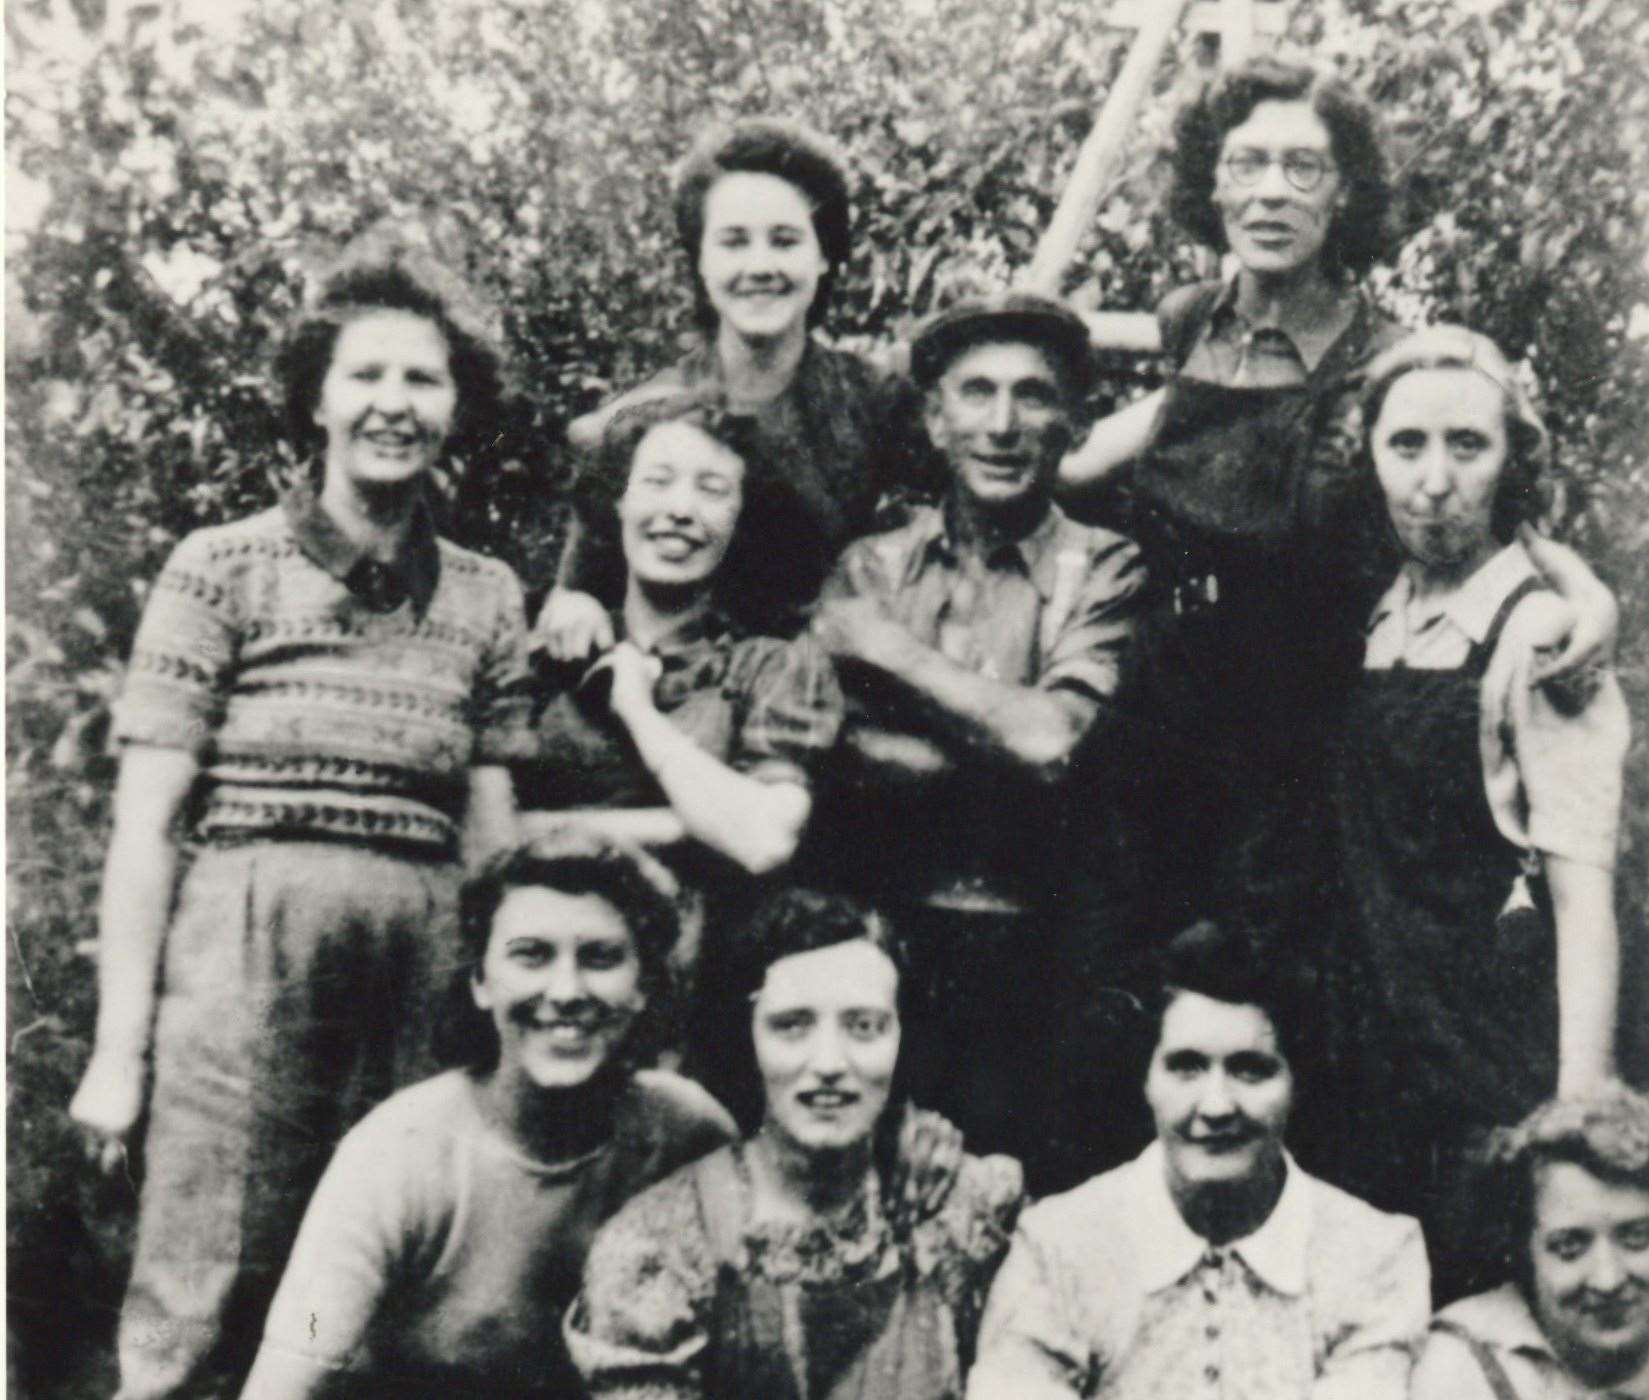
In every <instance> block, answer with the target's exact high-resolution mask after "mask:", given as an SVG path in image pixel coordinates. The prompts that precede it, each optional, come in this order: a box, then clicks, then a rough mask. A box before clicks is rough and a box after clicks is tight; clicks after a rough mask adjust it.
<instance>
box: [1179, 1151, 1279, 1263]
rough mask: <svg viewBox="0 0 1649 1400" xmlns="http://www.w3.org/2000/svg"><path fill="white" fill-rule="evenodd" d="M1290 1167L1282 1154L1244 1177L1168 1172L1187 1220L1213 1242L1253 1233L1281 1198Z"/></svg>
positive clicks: (1221, 1241)
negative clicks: (1186, 1176) (1184, 1176)
mask: <svg viewBox="0 0 1649 1400" xmlns="http://www.w3.org/2000/svg"><path fill="white" fill-rule="evenodd" d="M1286 1177H1287V1168H1286V1166H1285V1164H1284V1162H1283V1159H1282V1157H1281V1155H1278V1156H1277V1157H1275V1158H1273V1159H1272V1160H1270V1161H1269V1162H1267V1163H1266V1164H1265V1166H1264V1167H1263V1168H1262V1169H1261V1171H1260V1172H1258V1173H1257V1174H1256V1175H1255V1176H1254V1177H1252V1178H1250V1179H1248V1180H1245V1181H1219V1182H1184V1181H1179V1180H1177V1179H1176V1178H1175V1177H1174V1175H1173V1173H1172V1172H1170V1173H1169V1175H1168V1193H1169V1195H1170V1196H1172V1197H1173V1200H1174V1205H1175V1207H1176V1209H1178V1211H1179V1213H1180V1218H1181V1219H1182V1220H1184V1221H1185V1223H1186V1224H1187V1225H1189V1226H1190V1227H1191V1229H1192V1230H1194V1231H1195V1232H1196V1233H1197V1234H1199V1235H1201V1236H1202V1238H1203V1239H1205V1240H1207V1241H1208V1243H1209V1244H1212V1245H1225V1244H1230V1243H1231V1241H1232V1240H1240V1239H1243V1238H1244V1237H1245V1236H1248V1235H1252V1234H1253V1233H1254V1231H1256V1230H1258V1229H1259V1228H1260V1226H1262V1225H1264V1224H1265V1222H1266V1221H1267V1220H1269V1219H1270V1218H1271V1212H1272V1211H1274V1210H1275V1209H1276V1208H1277V1202H1278V1201H1279V1200H1280V1199H1281V1198H1282V1194H1283V1182H1284V1180H1285V1179H1286Z"/></svg>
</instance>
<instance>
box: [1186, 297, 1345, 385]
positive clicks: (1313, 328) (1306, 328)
mask: <svg viewBox="0 0 1649 1400" xmlns="http://www.w3.org/2000/svg"><path fill="white" fill-rule="evenodd" d="M1239 290H1240V289H1239V287H1238V282H1237V275H1236V274H1235V273H1233V274H1232V275H1231V277H1230V278H1229V279H1227V281H1226V284H1225V286H1224V287H1222V288H1221V289H1220V295H1219V299H1218V300H1217V301H1216V302H1215V303H1214V310H1213V313H1212V314H1211V316H1210V318H1209V325H1210V327H1211V328H1212V329H1214V330H1216V331H1219V330H1222V329H1225V328H1228V327H1230V326H1232V325H1235V326H1237V327H1239V328H1240V329H1241V330H1242V331H1258V330H1268V331H1272V332H1274V333H1275V334H1277V335H1280V336H1282V337H1283V338H1284V339H1286V340H1287V341H1288V343H1289V344H1290V345H1292V346H1293V347H1294V351H1295V353H1296V354H1297V355H1299V357H1300V362H1301V363H1302V364H1303V365H1304V366H1305V367H1306V369H1307V371H1313V370H1315V369H1316V368H1317V366H1318V365H1320V364H1321V363H1322V362H1323V358H1324V357H1325V356H1326V355H1327V354H1328V352H1329V351H1330V350H1331V349H1332V348H1333V346H1334V343H1335V342H1336V341H1337V340H1339V339H1340V337H1341V336H1342V335H1344V334H1345V332H1346V331H1347V330H1348V329H1350V327H1351V326H1352V324H1353V323H1354V322H1355V321H1356V319H1357V308H1358V306H1359V305H1360V304H1361V301H1362V293H1361V292H1359V291H1357V290H1355V289H1349V288H1348V289H1347V290H1346V291H1345V292H1344V293H1343V295H1342V296H1341V297H1339V298H1336V299H1335V300H1332V301H1329V302H1326V303H1324V304H1323V305H1322V306H1321V307H1320V308H1315V310H1316V313H1317V314H1315V315H1312V316H1310V317H1307V318H1306V319H1304V320H1302V321H1300V322H1298V323H1296V324H1291V325H1267V326H1257V325H1255V324H1254V323H1253V322H1252V321H1250V320H1249V318H1248V317H1247V316H1245V315H1243V313H1242V311H1241V310H1239V309H1238V306H1237V298H1238V292H1239ZM1348 304H1349V306H1350V308H1351V309H1350V314H1349V315H1348V314H1347V312H1346V310H1345V308H1346V307H1347V305H1348Z"/></svg>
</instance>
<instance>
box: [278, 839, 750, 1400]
mask: <svg viewBox="0 0 1649 1400" xmlns="http://www.w3.org/2000/svg"><path fill="white" fill-rule="evenodd" d="M673 895H674V887H673V883H672V882H671V881H670V879H669V877H668V876H667V875H666V874H665V873H664V871H663V870H662V869H660V868H659V867H658V866H657V865H656V864H655V863H654V862H652V861H650V860H648V859H646V858H645V857H642V856H639V855H636V854H635V853H633V852H630V851H628V850H626V849H624V848H623V847H621V846H618V845H615V844H614V843H612V842H609V841H606V840H603V839H601V838H599V837H593V836H590V835H588V834H585V833H580V832H577V831H574V830H571V829H567V828H563V829H559V830H552V831H550V832H548V833H546V835H545V836H543V837H542V838H541V839H539V840H537V841H535V842H533V843H531V844H529V845H527V846H523V847H521V848H519V849H516V850H513V851H509V852H506V853H504V854H502V855H500V856H498V857H496V858H495V859H494V860H493V861H492V862H491V863H490V864H489V865H488V866H487V867H486V868H485V869H484V870H483V871H482V872H481V873H480V874H479V875H478V876H476V877H475V878H474V879H472V880H471V881H470V882H469V883H468V884H467V885H466V886H465V888H464V894H463V909H462V919H461V929H462V935H463V947H464V960H463V964H462V966H461V967H460V968H459V969H458V973H457V977H456V979H455V982H454V987H453V993H454V996H453V1004H452V1007H451V1010H452V1012H453V1020H452V1021H451V1022H450V1023H449V1027H448V1029H449V1030H450V1032H451V1035H450V1036H449V1042H450V1043H449V1045H448V1046H447V1049H448V1052H449V1054H451V1055H453V1056H454V1057H455V1058H458V1059H460V1060H462V1061H463V1067H462V1068H458V1069H453V1070H450V1071H448V1072H447V1073H445V1074H442V1075H439V1076H437V1077H436V1078H433V1079H430V1080H427V1081H425V1082H424V1083H422V1084H418V1085H415V1086H413V1087H412V1088H410V1089H406V1090H403V1091H402V1092H401V1093H399V1094H397V1095H395V1096H394V1097H393V1098H391V1099H390V1100H389V1101H388V1102H387V1103H385V1104H383V1105H382V1106H381V1107H379V1108H378V1109H377V1111H376V1112H374V1113H372V1114H371V1115H369V1116H368V1117H367V1118H366V1119H365V1120H363V1121H362V1123H361V1124H360V1125H359V1126H358V1127H357V1128H356V1129H355V1130H354V1131H353V1132H351V1133H350V1134H349V1136H348V1137H346V1138H345V1139H344V1141H343V1143H342V1144H341V1145H340V1147H339V1148H338V1151H337V1153H336V1155H335V1156H334V1157H333V1160H332V1164H331V1165H330V1166H329V1167H328V1168H327V1172H326V1175H325V1176H324V1177H323V1178H322V1180H321V1183H320V1185H319V1187H318V1188H317V1189H316V1192H315V1197H314V1200H313V1201H312V1202H311V1204H310V1207H309V1211H308V1214H307V1215H306V1216H305V1218H304V1226H303V1230H302V1231H301V1233H300V1234H299V1236H298V1241H297V1244H296V1246H295V1247H294V1249H293V1252H292V1259H291V1262H290V1263H289V1264H288V1266H287V1270H286V1274H285V1277H284V1278H283V1279H282V1281H281V1288H280V1292H279V1293H278V1294H277V1296H276V1298H275V1302H274V1306H273V1307H272V1308H271V1310H270V1314H269V1322H268V1326H267V1328H266V1332H265V1339H264V1344H263V1348H262V1350H261V1352H260V1353H259V1356H258V1363H257V1366H256V1368H255V1369H254V1371H253V1373H252V1378H251V1380H250V1381H249V1382H248V1385H247V1389H246V1392H245V1393H246V1395H247V1396H248V1397H254V1398H255V1400H296V1398H297V1397H300V1396H310V1395H317V1394H323V1393H331V1394H348V1395H351V1396H358V1395H366V1396H375V1395H381V1396H384V1397H386V1400H388V1397H391V1396H393V1397H395V1398H396V1400H405V1397H420V1396H430V1397H435V1396H443V1397H450V1396H453V1395H488V1396H499V1397H515V1396H521V1397H525V1396H547V1395H555V1396H560V1395H571V1394H576V1393H577V1385H578V1381H577V1378H576V1376H575V1375H574V1374H573V1372H572V1370H571V1368H570V1366H569V1364H568V1362H567V1358H566V1355H565V1352H564V1351H563V1350H562V1348H561V1346H560V1344H559V1338H560V1323H561V1315H562V1313H563V1312H564V1311H565V1310H566V1307H567V1304H568V1302H569V1301H570V1300H571V1298H572V1296H573V1293H574V1292H575V1291H576V1289H577V1285H578V1278H579V1274H580V1270H581V1269H582V1267H583V1263H584V1252H585V1249H586V1247H587V1245H588V1242H589V1240H590V1237H591V1235H592V1234H593V1233H594V1231H595V1229H596V1227H597V1226H598V1225H600V1224H601V1222H602V1221H603V1220H605V1219H606V1218H607V1216H609V1215H610V1214H612V1212H613V1211H614V1210H615V1209H617V1207H618V1206H619V1205H620V1204H622V1203H623V1202H624V1201H625V1200H627V1199H629V1197H631V1196H632V1195H634V1194H635V1193H636V1192H638V1191H640V1190H641V1189H642V1188H644V1187H646V1186H648V1185H650V1184H651V1183H653V1182H655V1181H657V1180H659V1179H660V1178H661V1177H663V1176H665V1175H667V1174H668V1173H670V1172H671V1171H674V1170H675V1169H676V1168H677V1167H679V1166H680V1165H681V1164H682V1163H684V1162H689V1161H692V1160H693V1159H694V1158H696V1157H698V1156H700V1155H702V1154H703V1153H705V1152H707V1151H710V1150H711V1149H713V1148H715V1147H718V1146H720V1145H721V1144H723V1143H724V1142H726V1141H727V1140H728V1138H729V1137H730V1136H731V1135H732V1131H733V1126H732V1122H731V1120H730V1119H728V1117H727V1115H726V1114H725V1113H724V1112H723V1111H722V1110H721V1108H720V1107H719V1106H718V1105H717V1104H715V1102H714V1101H713V1100H712V1099H711V1098H710V1096H709V1095H708V1094H706V1093H705V1092H704V1091H703V1090H701V1089H699V1088H698V1087H697V1086H696V1085H694V1084H692V1083H690V1082H689V1081H687V1080H684V1079H678V1078H676V1077H675V1076H673V1075H669V1074H664V1073H660V1072H656V1071H644V1070H637V1069H636V1068H635V1066H636V1065H637V1064H638V1063H640V1062H642V1061H643V1060H644V1059H645V1058H646V1056H647V1054H648V1047H649V1043H650V1038H651V1036H650V1032H651V1030H652V1028H653V1026H654V1024H655V1023H656V1020H657V1018H658V1016H659V1014H660V1011H661V1007H662V1004H663V1002H664V1000H665V993H666V990H667V986H668V982H669V972H668V969H667V967H666V960H667V958H668V955H669V951H670V947H671V945H672V943H673V942H674V940H675V937H676V931H677V921H676V916H675V911H674V905H673Z"/></svg>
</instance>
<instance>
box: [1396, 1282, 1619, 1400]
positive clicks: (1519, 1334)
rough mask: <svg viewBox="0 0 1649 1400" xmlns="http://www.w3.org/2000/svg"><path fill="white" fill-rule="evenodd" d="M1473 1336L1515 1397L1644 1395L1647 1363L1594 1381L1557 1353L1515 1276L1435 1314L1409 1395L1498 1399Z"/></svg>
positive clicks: (1583, 1399) (1564, 1399)
mask: <svg viewBox="0 0 1649 1400" xmlns="http://www.w3.org/2000/svg"><path fill="white" fill-rule="evenodd" d="M1468 1337H1469V1338H1471V1340H1472V1341H1475V1342H1476V1343H1477V1344H1478V1346H1480V1347H1482V1348H1484V1349H1486V1350H1487V1351H1488V1353H1489V1354H1490V1358H1491V1360H1490V1365H1498V1366H1499V1367H1500V1368H1501V1369H1502V1371H1503V1372H1504V1374H1505V1377H1506V1379H1507V1380H1508V1381H1509V1382H1510V1383H1511V1386H1512V1389H1513V1390H1514V1391H1515V1393H1516V1395H1517V1397H1518V1400H1649V1365H1646V1366H1644V1367H1643V1368H1642V1369H1641V1370H1640V1371H1639V1372H1638V1373H1637V1375H1635V1376H1633V1377H1631V1378H1629V1379H1628V1380H1626V1381H1624V1382H1622V1383H1621V1384H1620V1385H1617V1386H1605V1387H1602V1388H1601V1389H1593V1388H1592V1387H1590V1386H1588V1385H1585V1384H1583V1383H1582V1382H1581V1381H1580V1380H1579V1379H1578V1378H1577V1377H1576V1376H1574V1375H1573V1374H1571V1373H1570V1372H1569V1371H1568V1370H1566V1369H1565V1368H1564V1366H1563V1363H1562V1362H1560V1361H1559V1360H1558V1359H1557V1355H1556V1353H1554V1352H1553V1351H1552V1344H1551V1343H1550V1342H1549V1341H1547V1340H1546V1334H1545V1333H1544V1332H1542V1331H1541V1330H1540V1324H1539V1322H1537V1321H1536V1320H1535V1316H1534V1314H1533V1313H1532V1312H1531V1311H1530V1310H1529V1305H1528V1303H1527V1302H1526V1301H1525V1300H1524V1297H1523V1295H1522V1293H1520V1292H1519V1291H1518V1289H1517V1287H1516V1286H1515V1285H1513V1284H1510V1283H1508V1284H1505V1285H1504V1286H1503V1287H1500V1288H1496V1289H1493V1290H1492V1291H1490V1292H1488V1293H1479V1294H1478V1295H1477V1296H1476V1297H1474V1298H1462V1299H1461V1300H1460V1301H1459V1302H1458V1303H1451V1304H1450V1305H1449V1306H1448V1307H1446V1308H1444V1309H1443V1311H1442V1312H1440V1313H1439V1314H1438V1315H1437V1320H1436V1321H1435V1322H1434V1323H1433V1324H1432V1331H1431V1335H1430V1336H1429V1337H1428V1338H1427V1339H1426V1349H1425V1351H1424V1352H1423V1353H1422V1355H1421V1357H1420V1364H1419V1365H1418V1366H1417V1367H1416V1368H1415V1372H1414V1392H1413V1400H1501V1397H1500V1395H1499V1393H1498V1392H1497V1391H1496V1390H1495V1389H1494V1387H1493V1385H1492V1384H1491V1383H1490V1381H1489V1378H1488V1375H1487V1374H1486V1373H1485V1370H1484V1367H1483V1363H1482V1362H1480V1361H1479V1360H1478V1358H1477V1357H1476V1356H1474V1355H1473V1354H1472V1346H1471V1343H1470V1342H1468V1341H1467V1338H1468Z"/></svg>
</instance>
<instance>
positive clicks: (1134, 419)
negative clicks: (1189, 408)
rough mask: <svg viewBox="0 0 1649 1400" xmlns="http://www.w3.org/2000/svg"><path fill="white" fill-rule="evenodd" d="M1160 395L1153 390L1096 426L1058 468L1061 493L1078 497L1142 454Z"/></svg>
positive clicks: (1147, 442)
mask: <svg viewBox="0 0 1649 1400" xmlns="http://www.w3.org/2000/svg"><path fill="white" fill-rule="evenodd" d="M1163 392H1164V391H1163V390H1161V389H1156V390H1154V391H1152V392H1151V393H1149V394H1147V395H1146V396H1145V397H1144V398H1142V399H1137V400H1135V401H1134V402H1133V403H1131V404H1129V405H1128V406H1127V407H1126V408H1119V409H1118V410H1117V411H1116V412H1115V413H1113V414H1111V415H1110V417H1108V418H1101V419H1100V420H1099V422H1097V423H1095V424H1094V426H1093V427H1092V429H1090V430H1089V433H1088V436H1087V437H1086V438H1085V439H1083V441H1082V442H1081V443H1079V444H1078V445H1077V446H1076V447H1074V448H1072V449H1071V451H1070V452H1068V453H1067V454H1066V456H1065V460H1064V461H1063V462H1061V463H1060V464H1059V489H1060V491H1061V492H1062V493H1064V494H1066V495H1080V494H1082V493H1083V492H1084V491H1087V490H1089V489H1091V488H1093V487H1095V486H1097V485H1098V484H1099V483H1100V482H1102V481H1105V480H1107V479H1109V478H1110V477H1111V476H1112V475H1114V474H1115V473H1116V471H1117V469H1118V468H1119V467H1121V466H1122V465H1123V464H1124V463H1126V462H1131V461H1133V460H1134V458H1136V457H1138V456H1139V455H1140V454H1141V453H1142V452H1144V451H1145V449H1146V447H1147V446H1148V445H1149V444H1150V441H1151V430H1152V428H1153V427H1154V426H1155V425H1156V421H1157V411H1158V409H1160V408H1161V406H1162V396H1163Z"/></svg>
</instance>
